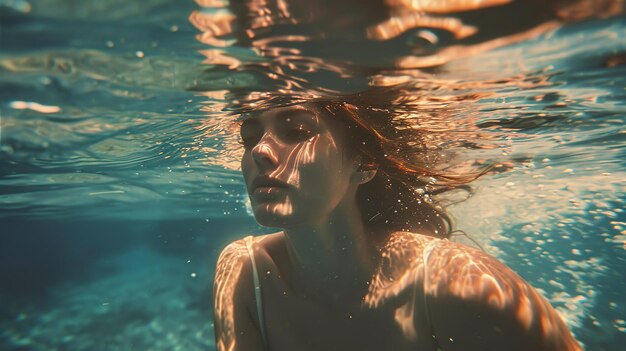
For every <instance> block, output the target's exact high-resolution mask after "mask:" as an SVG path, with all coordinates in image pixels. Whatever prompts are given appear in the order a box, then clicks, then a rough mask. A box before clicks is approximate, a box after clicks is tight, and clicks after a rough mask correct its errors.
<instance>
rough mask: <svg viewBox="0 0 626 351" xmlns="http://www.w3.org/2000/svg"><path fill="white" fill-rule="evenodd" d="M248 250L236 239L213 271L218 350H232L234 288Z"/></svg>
mask: <svg viewBox="0 0 626 351" xmlns="http://www.w3.org/2000/svg"><path fill="white" fill-rule="evenodd" d="M247 256H248V251H247V247H246V245H245V242H243V241H241V240H240V241H236V242H234V243H232V244H230V245H229V246H228V247H227V248H225V249H224V251H222V253H221V255H220V257H219V258H218V263H217V270H216V272H215V286H214V294H215V299H214V301H215V305H214V313H215V316H216V317H217V318H218V320H219V323H216V324H215V327H216V335H219V336H220V338H219V339H218V340H217V349H218V350H229V351H230V350H234V349H235V339H236V326H235V302H234V299H235V290H236V288H237V283H238V282H239V279H240V275H241V271H242V269H243V267H244V264H249V262H248V260H247Z"/></svg>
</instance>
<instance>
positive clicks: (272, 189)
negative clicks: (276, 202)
mask: <svg viewBox="0 0 626 351" xmlns="http://www.w3.org/2000/svg"><path fill="white" fill-rule="evenodd" d="M286 190H287V188H285V187H280V186H265V185H264V186H258V187H256V188H255V189H254V191H253V192H252V196H254V197H255V198H256V199H259V200H271V199H273V198H276V197H277V196H278V195H281V194H283V193H284V192H285V191H286Z"/></svg>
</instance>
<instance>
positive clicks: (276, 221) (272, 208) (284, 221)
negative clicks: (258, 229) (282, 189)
mask: <svg viewBox="0 0 626 351" xmlns="http://www.w3.org/2000/svg"><path fill="white" fill-rule="evenodd" d="M252 209H253V212H254V218H255V219H256V221H257V222H258V223H259V224H260V225H262V226H265V227H277V228H284V227H286V226H288V225H289V223H290V222H292V221H293V220H294V216H293V209H292V207H291V205H290V204H287V203H275V202H272V203H268V202H266V203H258V204H253V205H252Z"/></svg>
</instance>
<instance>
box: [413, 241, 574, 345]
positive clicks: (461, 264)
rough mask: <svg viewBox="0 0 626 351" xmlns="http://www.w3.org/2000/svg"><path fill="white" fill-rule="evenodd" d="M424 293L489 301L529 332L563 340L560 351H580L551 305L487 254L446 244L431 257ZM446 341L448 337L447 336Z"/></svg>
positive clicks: (434, 296)
mask: <svg viewBox="0 0 626 351" xmlns="http://www.w3.org/2000/svg"><path fill="white" fill-rule="evenodd" d="M427 263H428V269H427V272H428V273H427V275H426V276H425V277H424V279H425V280H424V282H425V283H424V293H425V294H426V296H432V297H433V298H444V299H448V300H450V299H455V300H459V301H468V302H472V301H476V302H478V301H486V302H487V304H488V305H489V306H490V307H491V309H493V310H494V311H513V313H514V314H515V315H516V317H517V318H516V320H517V321H518V322H519V323H521V326H522V328H524V329H525V330H527V331H529V330H531V329H532V330H537V331H538V332H539V333H540V335H542V336H543V339H545V340H560V341H561V342H563V343H564V344H563V345H560V346H559V347H560V348H559V349H561V348H562V349H567V350H580V348H579V347H578V345H577V344H575V341H574V340H573V339H560V338H559V336H560V335H567V333H569V331H568V330H567V327H566V325H565V324H564V322H563V320H561V319H560V317H559V315H558V314H556V313H551V312H550V311H551V310H552V308H551V306H550V305H549V303H548V302H547V300H545V299H544V298H542V297H541V296H540V295H539V293H538V292H537V291H535V290H534V289H533V288H532V287H531V286H530V285H528V284H527V283H526V282H524V280H522V279H521V278H520V277H519V276H518V275H517V274H515V272H513V271H512V270H511V269H509V268H507V267H506V266H504V264H502V263H501V262H499V261H497V260H495V259H492V258H491V257H489V256H488V255H486V254H485V253H483V252H481V251H478V250H475V249H471V248H468V247H465V246H461V245H458V244H455V243H451V242H447V241H443V242H441V244H439V245H436V246H434V247H433V249H432V251H431V252H430V256H429V257H428V261H427ZM443 337H444V339H445V335H444V336H443Z"/></svg>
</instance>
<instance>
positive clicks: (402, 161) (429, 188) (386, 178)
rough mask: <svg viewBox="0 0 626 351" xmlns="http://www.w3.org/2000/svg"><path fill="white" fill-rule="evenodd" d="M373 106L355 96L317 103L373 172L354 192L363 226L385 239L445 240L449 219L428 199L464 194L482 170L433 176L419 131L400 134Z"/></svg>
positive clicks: (363, 95) (399, 128)
mask: <svg viewBox="0 0 626 351" xmlns="http://www.w3.org/2000/svg"><path fill="white" fill-rule="evenodd" d="M385 100H386V101H389V100H388V99H385ZM375 101H376V100H375V99H373V96H371V94H367V93H360V94H355V95H353V96H350V97H344V98H342V99H338V100H327V101H321V102H319V104H320V105H321V108H322V109H323V110H325V111H326V112H327V113H328V114H329V115H330V116H331V117H333V118H337V120H338V121H340V122H341V123H343V124H344V125H345V127H346V129H345V130H346V131H347V137H348V140H349V144H350V146H351V148H352V150H355V151H357V152H358V153H359V154H360V155H361V156H362V157H363V162H364V163H366V164H372V165H375V166H377V169H378V171H377V173H376V176H375V177H374V178H373V179H372V180H371V181H369V182H367V183H365V184H362V185H361V186H360V187H359V189H358V190H357V202H358V204H359V207H360V210H361V215H362V217H363V220H364V222H365V224H366V226H369V227H376V228H378V229H380V230H383V232H385V233H389V232H392V231H411V232H419V233H421V234H425V235H431V236H435V237H439V238H449V237H450V236H451V233H452V229H453V223H452V219H451V217H450V216H449V215H448V214H447V212H446V210H445V208H444V207H442V206H441V205H440V204H439V203H438V201H436V200H435V199H434V198H433V197H434V196H436V195H440V194H442V193H445V192H448V191H451V190H455V189H463V190H465V191H467V192H470V191H471V190H470V187H469V186H468V185H467V183H469V182H471V181H473V180H475V179H476V178H478V177H479V176H480V175H482V174H484V173H486V172H487V169H486V168H485V167H483V168H482V169H477V170H475V171H473V172H469V173H465V174H458V173H453V172H445V171H440V170H437V168H436V167H435V164H434V163H436V162H437V160H436V157H433V156H432V155H430V154H432V150H428V147H427V145H426V143H425V142H423V140H421V139H422V138H421V137H422V135H420V131H419V130H416V129H412V128H403V125H402V122H401V121H399V120H398V119H396V118H394V117H395V116H394V115H393V113H392V112H391V111H392V110H391V109H389V108H386V107H389V106H380V105H376V104H375ZM404 127H406V126H404Z"/></svg>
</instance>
